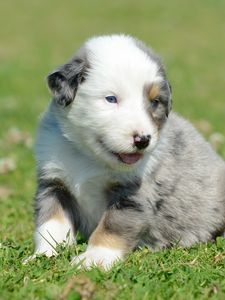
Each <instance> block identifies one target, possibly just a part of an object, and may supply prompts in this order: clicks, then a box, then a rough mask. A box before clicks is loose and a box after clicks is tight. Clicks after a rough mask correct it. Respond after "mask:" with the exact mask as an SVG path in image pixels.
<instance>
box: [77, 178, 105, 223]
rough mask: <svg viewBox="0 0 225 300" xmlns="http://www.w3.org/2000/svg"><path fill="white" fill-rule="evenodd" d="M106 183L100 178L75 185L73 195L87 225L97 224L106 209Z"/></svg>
mask: <svg viewBox="0 0 225 300" xmlns="http://www.w3.org/2000/svg"><path fill="white" fill-rule="evenodd" d="M105 189H106V182H105V180H103V179H102V178H97V179H94V180H88V181H87V182H84V183H81V184H76V185H75V186H74V189H73V193H74V195H75V197H76V200H77V202H78V205H79V207H80V210H81V213H82V215H83V216H84V217H86V218H87V219H88V222H89V223H92V224H97V223H98V222H99V220H100V218H101V216H102V214H103V213H104V211H105V209H106V207H107V199H106V197H105Z"/></svg>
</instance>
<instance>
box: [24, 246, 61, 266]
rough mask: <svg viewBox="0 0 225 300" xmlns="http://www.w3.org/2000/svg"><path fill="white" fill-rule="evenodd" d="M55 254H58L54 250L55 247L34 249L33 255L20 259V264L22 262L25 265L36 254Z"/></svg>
mask: <svg viewBox="0 0 225 300" xmlns="http://www.w3.org/2000/svg"><path fill="white" fill-rule="evenodd" d="M57 254H58V253H57V252H56V250H55V249H52V248H49V249H40V250H36V251H35V252H34V254H33V255H31V256H28V257H27V258H24V259H23V260H22V264H23V265H26V264H27V263H29V262H31V261H32V260H34V259H36V257H37V256H38V255H45V256H47V257H52V256H57Z"/></svg>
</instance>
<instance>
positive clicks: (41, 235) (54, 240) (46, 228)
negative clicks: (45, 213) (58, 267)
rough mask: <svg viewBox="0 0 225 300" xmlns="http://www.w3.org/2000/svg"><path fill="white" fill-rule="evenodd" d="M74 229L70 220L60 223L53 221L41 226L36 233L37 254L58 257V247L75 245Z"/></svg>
mask: <svg viewBox="0 0 225 300" xmlns="http://www.w3.org/2000/svg"><path fill="white" fill-rule="evenodd" d="M74 241H75V239H74V235H73V228H72V226H71V224H70V222H69V221H68V220H66V219H65V220H64V222H63V223H62V222H60V221H58V220H56V219H52V220H49V221H47V222H46V223H44V224H43V225H41V226H40V227H39V228H37V229H36V232H35V244H36V249H35V254H45V255H46V256H52V255H56V254H57V252H56V246H57V245H58V244H61V243H65V244H66V245H71V244H72V243H74Z"/></svg>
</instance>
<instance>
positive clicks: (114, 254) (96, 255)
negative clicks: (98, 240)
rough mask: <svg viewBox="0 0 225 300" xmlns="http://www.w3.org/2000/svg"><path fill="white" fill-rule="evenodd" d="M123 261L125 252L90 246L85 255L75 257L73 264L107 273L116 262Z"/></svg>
mask: <svg viewBox="0 0 225 300" xmlns="http://www.w3.org/2000/svg"><path fill="white" fill-rule="evenodd" d="M121 259H123V252H122V251H121V250H119V249H113V248H107V247H101V246H88V248H87V250H86V251H85V252H84V253H81V254H80V255H78V256H75V257H74V258H73V259H72V261H71V264H72V265H73V266H74V265H78V267H79V268H82V267H83V268H85V269H90V268H91V267H94V266H97V267H100V268H102V269H104V270H105V271H108V270H109V269H110V268H111V267H112V266H113V264H114V263H115V262H117V261H118V260H121Z"/></svg>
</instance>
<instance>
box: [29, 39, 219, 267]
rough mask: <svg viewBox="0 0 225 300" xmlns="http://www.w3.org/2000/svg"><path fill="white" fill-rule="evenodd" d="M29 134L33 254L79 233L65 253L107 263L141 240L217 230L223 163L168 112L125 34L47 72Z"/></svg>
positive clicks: (143, 57)
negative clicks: (83, 242) (76, 251)
mask: <svg viewBox="0 0 225 300" xmlns="http://www.w3.org/2000/svg"><path fill="white" fill-rule="evenodd" d="M48 85H49V88H50V90H51V91H52V94H53V99H52V102H51V104H50V105H49V107H48V109H47V111H46V112H45V114H44V116H43V118H42V120H41V124H40V128H39V133H38V137H37V144H36V157H37V172H38V188H37V193H36V200H35V213H36V231H35V244H36V249H35V254H40V253H44V254H46V255H47V256H51V255H54V254H56V251H55V246H56V244H57V243H61V242H67V243H68V244H72V243H75V236H76V233H77V231H80V232H81V234H82V235H83V236H84V237H85V238H87V239H89V241H88V247H87V250H86V251H85V252H84V253H82V254H81V255H79V256H77V257H75V258H74V259H73V261H72V262H73V263H74V264H78V263H79V262H82V264H83V266H84V267H90V266H92V265H101V266H102V267H103V268H105V269H108V268H110V266H111V265H112V264H113V263H114V262H115V261H116V260H118V259H123V258H124V257H125V255H126V254H127V253H128V252H130V251H132V250H133V249H135V247H137V245H140V244H145V245H147V246H149V247H150V248H151V249H154V250H157V249H160V248H163V247H168V246H171V245H173V244H174V243H179V244H180V245H182V246H185V247H186V246H191V245H193V244H194V243H197V242H206V241H209V240H212V239H214V238H215V237H216V236H218V235H222V234H224V229H225V163H224V161H223V160H222V159H221V158H219V157H218V156H217V154H216V153H214V151H213V150H212V149H211V148H210V146H209V145H208V143H207V142H205V141H204V140H203V138H202V137H201V136H200V135H199V134H198V133H197V131H196V130H195V129H194V128H193V127H192V126H191V125H190V124H189V123H188V122H187V121H185V120H183V119H182V118H180V117H178V116H177V115H176V114H174V113H170V110H171V89H170V85H169V83H168V81H167V78H166V74H165V69H164V66H163V65H162V63H161V61H160V59H159V57H158V56H157V55H156V54H154V52H153V51H152V50H150V49H148V48H147V47H146V46H145V45H144V44H143V43H142V42H140V41H138V40H136V39H134V38H132V37H130V36H125V35H112V36H100V37H94V38H92V39H90V40H88V41H87V42H86V43H85V44H84V45H83V46H82V48H81V49H80V50H79V51H78V52H77V53H76V55H75V56H74V57H73V58H72V59H71V60H70V61H69V62H68V63H66V64H65V65H63V66H61V67H59V68H58V69H57V70H56V71H54V72H53V73H51V74H50V75H49V76H48Z"/></svg>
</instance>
